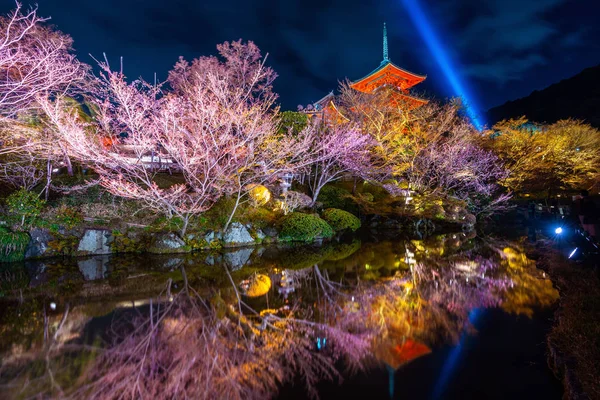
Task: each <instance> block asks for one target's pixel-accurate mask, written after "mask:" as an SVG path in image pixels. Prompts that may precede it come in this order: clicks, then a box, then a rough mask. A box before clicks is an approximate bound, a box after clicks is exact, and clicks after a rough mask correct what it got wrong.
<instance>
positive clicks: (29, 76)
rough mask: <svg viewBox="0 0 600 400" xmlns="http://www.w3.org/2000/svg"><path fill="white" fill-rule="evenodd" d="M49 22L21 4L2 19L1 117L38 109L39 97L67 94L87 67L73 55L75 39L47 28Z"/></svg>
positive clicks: (0, 48) (0, 42)
mask: <svg viewBox="0 0 600 400" xmlns="http://www.w3.org/2000/svg"><path fill="white" fill-rule="evenodd" d="M48 19H49V18H41V17H39V16H38V15H37V8H32V9H30V10H27V11H25V12H23V11H22V6H21V4H20V3H16V9H15V10H14V11H13V12H12V13H10V14H9V15H8V16H6V17H2V18H0V74H1V75H0V114H1V115H2V116H3V117H4V118H6V117H11V116H14V115H15V114H17V113H22V112H23V111H24V110H27V109H29V108H31V107H35V100H36V97H37V96H40V95H43V96H46V95H48V94H53V93H56V92H60V93H64V92H66V91H68V90H69V89H70V88H72V87H73V85H75V84H77V83H79V82H80V81H81V79H82V78H83V76H84V74H85V72H86V70H87V67H86V66H85V65H83V64H82V63H80V62H79V61H77V59H76V58H75V56H74V55H73V54H72V53H71V50H72V47H71V46H72V42H73V41H72V39H71V38H70V37H69V36H67V35H65V34H63V33H62V32H59V31H56V30H54V29H53V28H51V27H48V26H44V25H43V22H45V21H47V20H48Z"/></svg>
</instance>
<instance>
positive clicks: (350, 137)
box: [301, 119, 373, 205]
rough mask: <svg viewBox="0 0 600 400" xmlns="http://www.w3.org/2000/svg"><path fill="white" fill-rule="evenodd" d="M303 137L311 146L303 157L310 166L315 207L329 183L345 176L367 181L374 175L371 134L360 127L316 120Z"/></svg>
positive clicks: (309, 182) (309, 177) (310, 180)
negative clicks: (365, 132)
mask: <svg viewBox="0 0 600 400" xmlns="http://www.w3.org/2000/svg"><path fill="white" fill-rule="evenodd" d="M301 136H302V140H303V141H304V142H307V143H309V146H308V148H307V149H306V150H305V154H303V155H302V156H303V158H304V159H305V160H307V164H308V166H307V169H308V171H309V176H308V186H309V188H310V190H311V192H312V200H313V201H312V205H314V203H315V202H316V201H317V198H318V197H319V192H320V191H321V189H323V187H324V186H325V185H327V184H328V183H331V182H334V181H337V180H339V179H341V178H342V177H343V176H345V175H355V176H360V177H363V178H365V179H366V178H367V177H369V176H371V174H372V168H373V167H372V166H371V156H370V147H371V146H372V144H373V142H372V140H371V138H370V137H369V135H365V134H364V133H363V132H361V130H360V128H359V126H358V124H353V123H348V124H328V123H325V122H323V121H320V120H318V119H317V120H315V121H314V122H312V123H311V125H309V127H308V128H307V129H305V130H304V131H303V132H302V135H301Z"/></svg>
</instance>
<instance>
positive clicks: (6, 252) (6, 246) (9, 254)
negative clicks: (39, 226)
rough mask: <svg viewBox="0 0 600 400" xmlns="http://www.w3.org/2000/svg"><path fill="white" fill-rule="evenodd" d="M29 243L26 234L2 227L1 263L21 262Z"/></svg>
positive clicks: (0, 229)
mask: <svg viewBox="0 0 600 400" xmlns="http://www.w3.org/2000/svg"><path fill="white" fill-rule="evenodd" d="M28 243H29V235H28V234H27V233H26V232H11V231H9V230H8V229H7V228H5V227H2V226H0V262H12V261H21V260H22V259H23V258H24V255H25V248H26V247H27V244H28Z"/></svg>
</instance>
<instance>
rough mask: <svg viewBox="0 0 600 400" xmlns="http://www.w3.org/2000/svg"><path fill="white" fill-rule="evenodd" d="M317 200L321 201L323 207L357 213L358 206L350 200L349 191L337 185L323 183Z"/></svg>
mask: <svg viewBox="0 0 600 400" xmlns="http://www.w3.org/2000/svg"><path fill="white" fill-rule="evenodd" d="M317 201H319V202H321V203H323V208H339V209H341V210H346V211H348V212H351V213H353V214H358V206H357V204H356V202H354V200H352V195H351V194H350V192H349V191H347V190H346V189H342V188H340V187H337V186H333V185H325V186H324V187H323V189H321V192H320V193H319V197H317Z"/></svg>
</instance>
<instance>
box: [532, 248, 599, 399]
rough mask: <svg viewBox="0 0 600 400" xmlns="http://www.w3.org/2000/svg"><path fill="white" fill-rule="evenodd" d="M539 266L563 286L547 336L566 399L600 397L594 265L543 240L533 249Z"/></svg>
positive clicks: (551, 365) (554, 366)
mask: <svg viewBox="0 0 600 400" xmlns="http://www.w3.org/2000/svg"><path fill="white" fill-rule="evenodd" d="M532 256H533V257H534V258H536V259H537V260H538V261H537V265H538V267H539V268H541V269H543V270H544V271H546V272H547V273H548V274H549V275H550V277H551V279H552V281H553V282H554V284H555V286H556V288H557V289H558V290H559V293H560V299H559V307H558V309H557V311H556V313H555V318H554V324H553V327H552V330H551V332H550V333H549V335H548V337H547V346H548V365H549V366H550V368H551V369H552V370H553V371H554V373H555V374H556V376H557V377H558V378H559V379H560V380H561V381H562V383H563V386H564V389H565V397H564V398H566V399H574V400H575V399H598V398H600V364H599V363H598V360H600V324H599V321H600V279H599V278H598V273H597V272H596V271H594V269H593V268H591V267H589V266H587V265H585V264H580V265H578V264H575V263H573V262H569V261H568V260H566V259H565V257H564V256H563V255H561V254H560V253H559V252H558V251H556V250H555V249H554V248H553V247H552V242H549V241H539V242H538V243H537V244H536V248H535V249H532Z"/></svg>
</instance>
